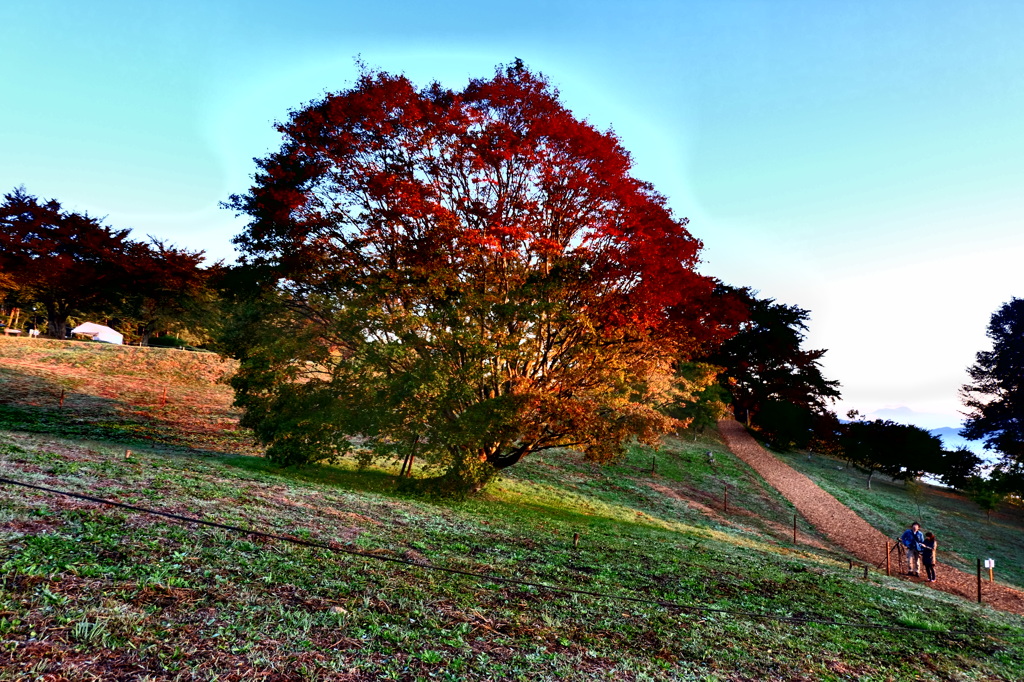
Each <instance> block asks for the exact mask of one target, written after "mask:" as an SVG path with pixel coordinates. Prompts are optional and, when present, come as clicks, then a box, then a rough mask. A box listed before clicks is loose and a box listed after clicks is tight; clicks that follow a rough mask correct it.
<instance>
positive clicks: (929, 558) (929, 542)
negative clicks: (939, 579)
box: [921, 533, 938, 583]
mask: <svg viewBox="0 0 1024 682" xmlns="http://www.w3.org/2000/svg"><path fill="white" fill-rule="evenodd" d="M937 545H938V543H937V542H936V541H935V536H934V535H933V534H932V533H925V534H924V542H922V543H921V563H922V564H924V570H925V572H926V573H927V574H928V582H930V583H933V582H935V557H936V547H937Z"/></svg>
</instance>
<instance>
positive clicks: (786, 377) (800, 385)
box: [708, 287, 840, 423]
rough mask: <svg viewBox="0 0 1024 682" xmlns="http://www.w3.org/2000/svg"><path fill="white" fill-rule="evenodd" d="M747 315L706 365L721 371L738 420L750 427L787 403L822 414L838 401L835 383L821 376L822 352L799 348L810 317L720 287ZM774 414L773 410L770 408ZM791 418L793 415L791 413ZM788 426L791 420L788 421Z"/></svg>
mask: <svg viewBox="0 0 1024 682" xmlns="http://www.w3.org/2000/svg"><path fill="white" fill-rule="evenodd" d="M724 289H725V294H723V296H724V295H728V296H731V297H732V298H734V299H736V300H737V301H738V302H740V303H741V304H742V305H744V306H745V307H746V308H747V310H748V315H749V321H747V322H745V323H744V324H743V325H742V327H741V329H740V332H739V333H738V334H736V335H735V336H733V337H732V338H730V339H728V340H727V341H725V342H724V343H723V344H722V346H721V347H720V348H719V349H717V350H716V351H715V352H714V353H712V354H711V355H710V356H709V358H708V361H709V362H711V363H713V364H716V365H721V366H722V367H725V368H726V372H725V374H726V377H727V383H726V386H727V388H729V390H730V392H731V393H732V396H733V402H734V412H735V414H736V416H737V418H738V419H741V420H743V421H747V422H748V423H749V422H752V421H753V420H754V419H755V417H756V415H757V413H758V412H759V411H761V410H762V409H764V407H765V406H766V405H768V404H769V403H773V404H775V406H776V408H777V407H778V404H780V403H788V404H791V405H795V406H797V407H801V408H804V409H805V410H809V411H811V412H813V413H816V414H817V413H823V412H825V411H826V407H827V405H828V404H829V403H830V402H832V401H834V400H836V399H837V398H839V397H840V394H839V382H838V381H832V380H828V379H826V378H825V377H824V376H823V375H822V373H821V358H822V356H824V354H825V352H826V351H824V350H807V349H805V348H803V347H802V346H803V342H804V336H805V332H806V331H807V323H808V321H809V319H810V312H809V311H807V310H804V309H803V308H800V307H798V306H795V305H786V304H782V303H776V302H775V301H774V300H773V299H770V298H766V299H761V298H757V296H756V292H753V291H751V290H750V289H746V288H743V289H737V288H733V287H724ZM770 409H774V408H770ZM790 412H792V411H790ZM787 416H788V419H787V421H790V422H791V421H792V419H793V418H795V414H789V415H787Z"/></svg>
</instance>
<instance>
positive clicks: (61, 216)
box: [0, 188, 134, 338]
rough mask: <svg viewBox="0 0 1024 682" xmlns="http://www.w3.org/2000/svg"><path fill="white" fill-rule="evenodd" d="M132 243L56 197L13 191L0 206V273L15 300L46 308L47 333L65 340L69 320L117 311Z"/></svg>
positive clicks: (122, 232) (125, 232)
mask: <svg viewBox="0 0 1024 682" xmlns="http://www.w3.org/2000/svg"><path fill="white" fill-rule="evenodd" d="M133 244H134V242H132V241H130V240H129V239H128V230H114V229H112V228H109V227H107V226H105V225H103V224H101V223H100V221H98V220H96V219H95V218H92V217H90V216H89V215H87V214H83V213H76V212H74V211H68V210H66V209H64V208H62V207H61V205H60V203H59V202H58V201H56V200H55V199H50V200H47V201H40V200H39V199H37V198H36V197H34V196H32V195H31V194H29V193H28V192H26V191H25V189H24V188H18V189H15V190H14V191H13V192H11V193H9V194H7V195H5V196H4V202H3V203H2V204H0V270H3V271H4V272H6V273H7V274H8V276H9V277H10V279H11V280H13V284H14V288H15V289H16V292H17V293H16V295H17V297H18V298H19V299H20V300H22V301H24V302H38V303H40V304H42V305H43V306H44V307H45V309H46V314H47V319H48V326H49V333H50V334H51V335H53V336H55V337H57V338H65V337H66V336H67V330H68V324H67V321H68V317H70V316H71V315H75V314H80V313H85V312H91V311H95V310H97V309H104V310H106V311H113V310H114V309H115V308H116V306H117V304H118V303H119V302H120V300H121V295H122V293H123V291H124V290H125V289H126V288H127V287H128V286H129V280H128V277H127V272H128V269H129V264H130V260H131V259H130V251H131V249H132V247H133Z"/></svg>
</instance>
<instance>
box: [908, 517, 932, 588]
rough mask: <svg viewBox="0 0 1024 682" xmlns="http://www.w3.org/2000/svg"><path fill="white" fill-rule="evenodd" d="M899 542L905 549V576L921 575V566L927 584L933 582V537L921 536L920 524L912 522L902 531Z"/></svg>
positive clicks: (929, 535) (930, 535) (929, 534)
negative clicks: (924, 572)
mask: <svg viewBox="0 0 1024 682" xmlns="http://www.w3.org/2000/svg"><path fill="white" fill-rule="evenodd" d="M900 542H902V543H903V546H904V547H906V549H907V575H915V576H920V575H921V564H924V569H925V571H926V572H927V574H928V580H927V582H930V583H933V582H935V549H936V548H935V545H936V543H935V536H934V535H932V534H931V533H925V534H924V535H922V534H921V524H920V523H918V522H917V521H914V522H913V523H912V524H910V528H908V529H906V530H905V531H903V535H901V536H900Z"/></svg>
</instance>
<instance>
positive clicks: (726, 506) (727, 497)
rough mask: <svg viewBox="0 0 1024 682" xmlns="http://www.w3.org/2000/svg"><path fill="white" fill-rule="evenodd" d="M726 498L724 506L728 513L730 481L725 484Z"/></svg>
mask: <svg viewBox="0 0 1024 682" xmlns="http://www.w3.org/2000/svg"><path fill="white" fill-rule="evenodd" d="M724 500H725V501H724V502H723V504H722V508H723V509H724V510H725V511H726V513H728V511H729V484H728V483H726V484H725V497H724Z"/></svg>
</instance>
